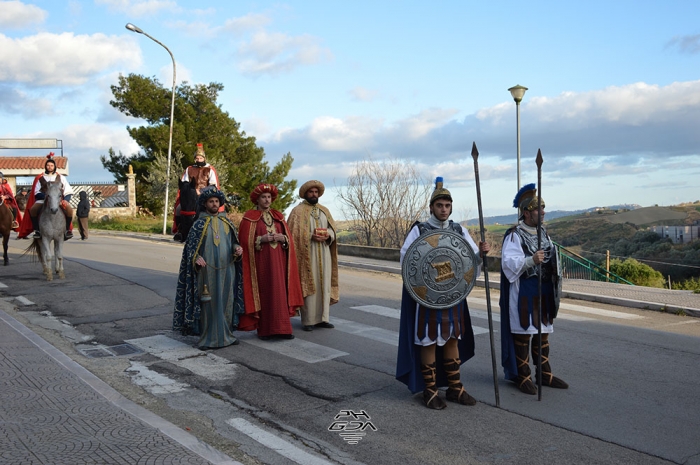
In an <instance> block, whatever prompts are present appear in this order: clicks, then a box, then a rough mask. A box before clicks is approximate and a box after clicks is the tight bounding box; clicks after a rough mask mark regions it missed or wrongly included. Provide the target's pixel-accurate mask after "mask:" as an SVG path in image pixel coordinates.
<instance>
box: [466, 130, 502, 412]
mask: <svg viewBox="0 0 700 465" xmlns="http://www.w3.org/2000/svg"><path fill="white" fill-rule="evenodd" d="M472 158H474V179H475V181H476V201H477V204H478V206H479V228H480V229H481V242H486V234H485V232H484V214H483V212H482V210H481V184H480V183H479V161H478V158H479V150H477V148H476V142H472ZM481 257H482V259H483V260H484V262H483V269H484V286H485V287H486V311H487V313H488V318H489V339H490V340H491V365H492V367H493V389H494V391H495V393H496V407H500V406H501V401H500V396H499V394H498V375H497V374H496V349H495V347H494V345H495V344H494V341H493V318H492V317H491V291H490V289H489V269H488V266H487V264H486V258H487V257H486V254H485V253H483V252H482V253H481Z"/></svg>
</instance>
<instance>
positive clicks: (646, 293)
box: [338, 255, 700, 318]
mask: <svg viewBox="0 0 700 465" xmlns="http://www.w3.org/2000/svg"><path fill="white" fill-rule="evenodd" d="M338 264H339V265H341V266H346V267H350V268H359V269H365V270H373V271H383V272H386V273H394V274H401V265H400V264H399V263H398V262H390V261H386V260H376V259H372V258H361V257H350V256H347V255H341V256H339V257H338ZM476 285H477V286H481V287H484V279H483V275H482V276H481V277H480V278H479V279H477V282H476ZM499 287H500V273H494V272H493V271H492V272H489V288H490V289H491V291H492V292H493V291H498V290H499ZM563 291H564V292H563V297H564V298H567V299H577V300H587V301H589V302H600V303H604V304H611V305H619V306H621V307H632V308H641V309H648V310H656V311H667V312H672V313H681V312H683V313H685V314H686V315H688V316H693V317H699V318H700V294H695V293H693V291H674V290H669V289H659V288H653V287H642V286H630V285H627V284H613V283H603V282H599V281H588V280H585V279H564V283H563Z"/></svg>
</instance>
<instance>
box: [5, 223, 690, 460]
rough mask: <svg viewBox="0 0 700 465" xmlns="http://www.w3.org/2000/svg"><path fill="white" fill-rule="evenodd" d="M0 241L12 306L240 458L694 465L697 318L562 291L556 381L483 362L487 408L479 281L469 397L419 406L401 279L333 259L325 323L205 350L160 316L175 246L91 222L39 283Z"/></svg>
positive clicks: (167, 307) (101, 371) (17, 250)
mask: <svg viewBox="0 0 700 465" xmlns="http://www.w3.org/2000/svg"><path fill="white" fill-rule="evenodd" d="M27 245H28V241H17V240H12V241H11V248H10V259H11V262H10V265H9V266H7V267H0V283H2V285H4V286H6V287H3V288H0V293H1V294H2V297H3V298H5V299H7V300H10V301H11V302H12V303H13V304H15V305H16V306H17V312H16V313H15V314H14V316H15V317H16V318H18V319H20V320H21V321H22V322H23V323H25V324H26V325H27V326H29V327H30V328H31V329H33V330H34V331H35V332H37V333H38V334H40V335H41V336H42V337H44V338H45V339H46V340H47V341H49V342H50V343H52V344H53V345H55V346H56V347H58V348H59V349H60V350H62V351H63V352H65V353H66V354H67V355H69V356H70V357H71V358H73V359H74V360H76V361H77V362H78V363H80V364H81V365H83V366H85V367H86V368H88V369H89V370H90V371H92V372H93V373H95V374H96V375H97V376H99V377H100V378H102V379H103V380H105V381H106V382H107V383H108V384H110V385H111V386H113V387H114V388H115V389H117V390H118V391H120V392H121V393H122V394H124V395H125V396H126V397H128V398H130V399H131V400H133V401H135V402H137V403H139V404H140V405H142V406H144V407H146V408H148V409H150V410H152V411H154V412H155V413H157V414H158V415H161V416H162V417H164V418H166V419H167V420H169V421H171V422H173V423H175V424H177V425H178V426H180V427H182V428H184V429H187V430H189V431H190V432H191V433H192V434H194V435H196V436H197V437H199V438H201V439H202V440H203V441H205V442H207V443H209V444H211V445H212V446H214V447H216V448H218V449H219V450H221V451H222V452H224V453H226V454H228V455H230V456H231V457H234V458H235V459H236V460H240V461H241V462H244V463H250V464H253V463H270V464H294V463H299V464H328V463H345V464H353V463H365V464H397V465H398V464H432V463H435V464H445V463H459V464H467V463H496V464H501V463H503V464H509V463H533V464H535V463H536V464H543V463H557V464H569V463H570V464H580V463H610V464H613V463H614V464H620V463H630V464H640V463H641V464H645V463H648V464H657V463H682V464H700V400H699V397H700V396H698V386H700V370H699V369H698V368H699V366H700V363H699V362H700V319H697V318H690V317H682V316H676V315H670V314H662V313H656V312H650V311H645V310H637V309H628V308H622V307H614V306H610V305H600V304H591V303H587V302H577V301H564V302H563V305H562V309H561V311H560V316H559V318H558V320H557V322H556V324H555V333H554V334H553V335H552V336H551V338H550V342H551V354H550V356H551V362H552V366H553V371H554V373H555V374H556V375H557V376H559V377H561V378H563V379H564V380H566V381H567V382H568V383H569V384H570V386H571V387H570V389H568V390H554V389H550V388H547V387H545V388H544V391H543V393H542V400H541V401H538V400H537V396H527V395H524V394H522V393H520V392H519V391H518V390H517V389H516V387H515V385H513V384H511V383H508V382H506V381H505V380H504V379H503V376H502V371H501V370H500V333H499V332H498V328H499V323H498V321H499V320H498V319H499V317H500V312H499V311H498V308H497V302H498V292H497V290H496V291H495V292H492V296H491V301H492V302H493V305H494V309H493V317H494V327H495V328H496V330H497V331H496V333H495V341H496V354H497V361H498V366H499V370H498V377H499V382H498V386H499V394H500V408H497V407H496V403H495V394H494V385H493V372H492V369H491V351H490V345H489V337H488V320H487V311H486V303H485V302H486V301H485V294H484V290H483V289H475V290H474V291H473V292H472V294H471V295H470V298H469V307H470V312H471V317H472V323H473V326H474V330H475V334H476V346H477V347H476V356H475V357H474V358H473V359H472V360H470V361H468V362H467V363H466V364H464V365H463V366H462V370H461V373H462V381H463V383H464V384H465V387H466V389H467V390H468V391H469V392H470V394H472V396H474V397H475V398H476V399H477V400H478V401H479V402H478V404H477V405H476V406H475V407H465V406H461V405H457V404H453V403H448V406H447V408H446V409H445V410H442V411H432V410H429V409H426V408H425V407H424V406H423V405H422V402H421V398H420V395H416V396H412V395H411V394H410V392H409V391H408V390H407V389H406V387H405V386H404V385H403V384H401V383H399V382H398V381H396V380H395V379H394V372H395V364H396V351H397V344H398V325H399V318H398V317H399V311H398V309H399V307H400V300H399V299H400V295H401V285H402V284H401V281H400V279H399V278H398V277H397V276H395V275H390V274H386V273H376V272H368V271H361V270H354V269H349V268H342V269H341V274H340V281H341V301H340V303H339V304H337V305H335V306H333V307H332V309H331V322H332V323H334V324H335V326H336V328H335V329H317V330H314V331H313V332H303V331H301V323H300V320H299V318H295V319H294V320H293V326H294V329H295V334H296V339H294V340H290V341H281V340H280V341H260V340H258V339H257V338H256V337H255V335H254V334H246V333H243V334H240V339H241V344H240V345H238V346H233V347H228V348H225V349H220V350H217V351H207V352H202V351H199V350H197V349H195V348H193V346H194V344H196V338H194V337H183V336H181V335H180V334H178V333H174V332H172V331H171V330H170V326H171V319H172V307H173V299H174V295H175V283H176V279H177V269H178V267H179V263H180V256H181V250H182V249H181V246H178V245H175V244H172V243H165V242H154V241H146V240H140V239H130V238H124V237H120V236H110V235H101V234H99V233H98V234H91V236H90V240H88V241H79V240H71V241H68V242H67V243H66V244H65V250H64V252H65V256H66V263H65V269H66V279H65V280H54V281H52V282H46V281H45V280H44V277H43V275H42V273H41V268H40V266H39V265H38V264H37V263H32V262H31V261H30V260H29V258H28V257H26V256H24V257H21V251H22V249H23V248H24V247H26V246H27Z"/></svg>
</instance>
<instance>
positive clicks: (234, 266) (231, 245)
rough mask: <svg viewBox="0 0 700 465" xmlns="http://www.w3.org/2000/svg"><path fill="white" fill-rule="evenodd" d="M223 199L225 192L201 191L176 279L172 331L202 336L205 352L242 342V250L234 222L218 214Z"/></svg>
mask: <svg viewBox="0 0 700 465" xmlns="http://www.w3.org/2000/svg"><path fill="white" fill-rule="evenodd" d="M224 202H225V198H224V194H223V192H221V191H220V190H218V189H216V188H213V187H212V188H208V189H205V190H203V191H202V193H201V195H200V196H199V210H200V216H199V219H198V220H197V221H195V223H194V224H193V225H192V228H191V229H190V232H189V234H188V235H187V242H186V244H185V247H184V249H183V251H182V261H181V262H180V273H179V275H178V280H177V293H176V295H175V312H174V314H173V330H175V331H181V332H182V333H183V334H193V335H196V336H199V342H198V344H197V345H198V346H199V348H200V349H202V350H205V349H218V348H221V347H226V346H230V345H235V344H238V339H236V337H235V336H234V335H233V331H234V330H236V328H237V326H238V322H239V318H240V316H241V315H242V314H243V312H244V307H243V272H242V267H241V256H242V253H243V248H242V247H241V246H240V244H239V242H238V236H237V234H236V228H235V226H234V225H233V223H232V222H231V220H229V219H228V218H227V217H226V215H225V214H223V213H219V207H220V206H221V205H222V204H223V203H224Z"/></svg>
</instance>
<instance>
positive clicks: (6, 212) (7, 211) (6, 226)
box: [0, 200, 14, 266]
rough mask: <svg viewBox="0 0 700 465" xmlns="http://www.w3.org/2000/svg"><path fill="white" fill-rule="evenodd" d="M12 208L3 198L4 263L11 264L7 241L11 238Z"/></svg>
mask: <svg viewBox="0 0 700 465" xmlns="http://www.w3.org/2000/svg"><path fill="white" fill-rule="evenodd" d="M13 216H14V215H13V214H12V209H11V208H10V206H9V205H7V204H6V203H5V201H4V200H3V201H2V202H0V235H2V255H3V260H4V265H5V266H7V265H9V264H10V260H9V259H8V258H7V242H8V241H9V240H10V231H12V217H13Z"/></svg>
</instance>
